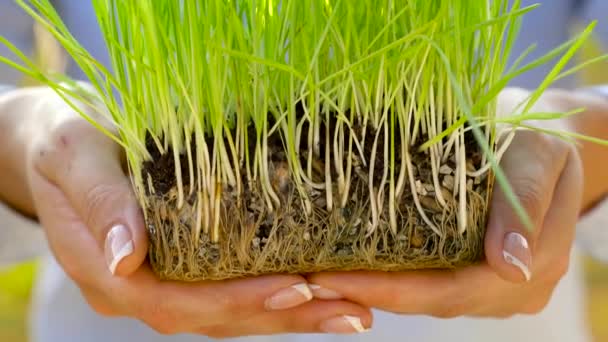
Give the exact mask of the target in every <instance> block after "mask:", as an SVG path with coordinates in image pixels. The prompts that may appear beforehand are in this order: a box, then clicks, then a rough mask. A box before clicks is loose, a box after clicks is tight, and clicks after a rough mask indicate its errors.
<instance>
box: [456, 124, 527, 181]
mask: <svg viewBox="0 0 608 342" xmlns="http://www.w3.org/2000/svg"><path fill="white" fill-rule="evenodd" d="M516 133H517V128H513V129H512V130H511V131H510V132H509V134H508V135H507V137H506V138H505V141H504V142H503V143H502V144H501V145H500V148H499V149H498V150H497V151H496V162H497V163H499V162H500V160H501V159H502V157H503V155H504V154H505V153H506V152H507V150H508V149H509V146H510V145H511V143H512V142H513V139H514V138H515V134H516ZM503 134H504V133H503ZM498 138H500V134H499V137H498ZM491 167H492V163H490V162H488V161H486V163H485V164H483V166H482V167H481V168H479V170H477V171H473V172H467V175H468V176H469V177H475V178H476V177H480V176H482V175H484V174H485V173H486V172H488V171H489V170H490V168H491Z"/></svg>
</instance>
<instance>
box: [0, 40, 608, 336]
mask: <svg viewBox="0 0 608 342" xmlns="http://www.w3.org/2000/svg"><path fill="white" fill-rule="evenodd" d="M38 32H39V35H40V37H39V39H38V44H39V46H42V47H40V48H39V51H45V54H44V58H38V60H39V61H40V63H44V64H46V65H47V66H49V67H52V68H60V67H61V65H62V64H64V63H65V60H64V59H63V58H62V57H61V56H60V54H53V53H49V52H52V51H57V50H56V47H53V44H52V42H50V41H49V40H48V39H47V37H46V36H45V35H44V34H43V33H42V32H40V31H38ZM600 54H601V49H600V47H599V45H598V44H595V43H590V44H588V45H587V46H586V47H585V49H584V51H583V53H582V56H581V57H582V58H583V59H588V58H590V57H594V56H598V55H600ZM583 78H584V79H585V82H586V83H587V84H608V62H603V63H599V64H596V65H595V66H593V67H591V68H589V69H586V70H585V71H584V72H583ZM585 267H586V279H587V308H588V321H589V324H590V326H591V328H592V333H593V336H594V338H595V341H597V342H608V265H602V264H600V263H598V262H595V261H594V260H592V259H588V260H587V261H586V263H585ZM35 273H36V262H30V263H25V264H22V265H17V266H15V267H13V268H11V269H8V270H4V271H1V272H0V341H2V342H25V341H27V332H26V318H27V314H28V305H29V302H30V294H31V288H32V283H33V280H34V276H35Z"/></svg>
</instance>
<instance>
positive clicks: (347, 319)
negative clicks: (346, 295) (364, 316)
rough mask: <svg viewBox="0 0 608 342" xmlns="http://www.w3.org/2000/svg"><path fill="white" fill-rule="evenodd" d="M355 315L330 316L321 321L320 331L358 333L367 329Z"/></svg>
mask: <svg viewBox="0 0 608 342" xmlns="http://www.w3.org/2000/svg"><path fill="white" fill-rule="evenodd" d="M369 330H370V329H366V328H365V327H364V326H363V324H362V323H361V319H360V318H359V317H355V316H348V315H346V316H340V317H334V318H330V319H328V320H326V321H324V322H323V323H321V331H323V332H326V333H328V334H360V333H364V332H367V331H369Z"/></svg>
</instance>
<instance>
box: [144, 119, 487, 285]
mask: <svg viewBox="0 0 608 342" xmlns="http://www.w3.org/2000/svg"><path fill="white" fill-rule="evenodd" d="M334 126H335V122H333V121H332V122H330V123H329V124H328V125H323V126H322V136H324V134H325V130H326V129H329V131H330V132H332V131H333V129H334ZM353 130H354V132H355V134H356V135H357V136H361V135H362V131H363V129H362V126H360V125H355V126H354V129H353ZM375 133H376V132H374V131H372V130H371V129H370V128H369V127H368V128H367V132H366V135H365V140H364V142H363V146H364V154H365V155H366V156H370V155H371V154H372V153H373V151H372V150H371V148H372V144H373V142H374V139H375V136H376V134H375ZM349 134H350V133H349ZM382 134H383V132H382V131H381V132H380V136H379V138H378V144H379V145H378V152H380V153H377V154H376V156H377V157H376V163H375V165H374V183H379V182H380V181H381V176H382V173H383V170H384V162H385V161H384V160H383V158H382V153H381V152H382V151H383V150H384V148H383V142H384V139H383V137H382ZM306 136H307V135H306V128H305V130H304V131H303V132H302V137H306ZM347 138H348V136H347ZM465 138H466V142H467V159H468V161H469V163H470V164H471V165H472V166H473V167H475V168H479V167H480V163H481V152H480V149H479V148H478V146H477V144H476V142H475V140H474V139H473V137H472V136H471V135H467V136H466V137H465ZM192 141H193V142H194V139H192ZM321 141H322V144H321V146H320V148H319V153H318V155H316V156H315V157H316V158H315V164H316V166H315V167H313V179H314V180H321V179H324V177H325V176H324V169H325V165H324V162H325V146H324V145H323V144H324V141H323V139H321ZM249 142H250V146H249V147H250V149H251V150H253V149H254V148H255V145H254V144H255V131H254V130H253V129H250V130H249ZM146 143H147V145H146V146H147V148H148V151H149V152H150V154H151V155H152V158H153V160H152V161H148V162H145V163H144V165H143V176H144V179H147V177H148V175H149V176H150V177H151V179H152V185H153V187H154V192H152V191H149V192H148V193H147V196H148V199H147V203H149V205H148V208H146V218H147V224H148V229H149V233H150V241H151V245H152V247H151V248H150V261H151V264H152V266H153V268H154V269H155V270H156V272H157V273H158V274H159V275H160V276H161V277H162V278H166V279H179V280H200V279H226V278H234V277H240V276H247V275H259V274H267V273H276V272H290V273H308V272H316V271H326V270H360V269H372V270H385V271H397V270H405V269H420V268H449V267H456V266H460V265H468V264H471V263H474V262H476V261H478V260H480V258H481V257H482V255H483V253H482V251H483V235H484V233H483V232H484V227H485V219H486V202H487V197H488V180H487V179H485V178H484V179H477V180H475V182H473V180H471V185H472V186H470V187H469V189H468V191H467V194H468V198H469V217H468V222H469V227H468V229H467V232H465V233H464V234H463V235H461V234H458V232H457V229H458V228H457V221H456V216H457V212H456V207H457V205H456V203H455V201H454V202H452V199H450V204H449V205H448V207H447V208H442V207H441V206H440V205H439V204H438V203H437V201H436V200H435V191H443V193H447V194H449V195H451V190H448V189H435V188H434V187H433V186H432V184H433V181H432V177H431V172H430V169H431V167H430V158H429V157H428V155H427V154H426V153H423V152H418V146H412V147H411V148H410V153H411V156H412V163H413V165H414V170H413V171H414V174H415V177H416V179H417V180H418V181H419V182H420V186H421V192H420V193H419V198H420V201H421V204H422V206H423V207H424V210H425V213H426V215H427V216H428V217H429V218H430V219H431V220H432V221H433V222H434V224H435V225H437V226H439V227H441V229H442V231H443V232H444V233H445V234H444V236H443V237H440V236H438V235H437V234H435V233H434V232H433V231H432V230H431V229H430V228H429V227H427V226H426V224H425V223H424V221H423V220H422V218H421V216H420V214H419V213H418V211H417V210H416V208H415V206H414V204H413V195H412V193H411V191H410V190H409V189H410V186H409V184H408V185H407V186H406V190H405V192H404V194H403V195H402V197H401V198H399V199H398V202H397V203H396V208H397V212H398V215H397V221H398V222H397V223H398V230H397V233H396V234H394V233H393V232H391V231H390V229H389V225H388V191H386V194H385V198H384V204H383V209H382V212H381V213H380V217H381V223H380V225H379V226H378V227H377V229H376V230H375V231H374V232H373V233H371V234H368V231H367V228H368V222H370V220H371V213H370V209H369V191H368V182H369V177H368V176H369V174H368V169H367V168H359V169H357V170H353V177H352V182H351V184H352V185H351V189H350V193H351V195H350V199H349V201H348V202H347V204H346V206H344V207H343V208H335V209H334V210H332V211H328V210H327V203H326V194H325V193H324V192H321V191H318V190H314V189H308V190H307V195H308V196H309V198H310V200H311V202H312V205H313V211H312V215H310V216H307V215H306V214H305V210H304V208H303V207H302V202H301V200H300V197H299V193H297V191H296V190H295V186H293V184H291V182H290V178H289V169H288V164H287V160H286V157H285V152H284V147H283V141H282V138H281V136H280V135H278V134H275V135H273V136H271V137H269V139H268V146H269V156H270V158H269V159H270V162H269V172H270V175H271V177H272V179H271V183H272V184H273V187H274V188H275V191H277V193H278V194H279V195H280V197H281V201H282V203H283V204H282V206H281V207H280V208H279V209H278V210H276V211H273V212H271V211H269V210H268V208H267V207H266V205H265V202H264V199H263V198H262V196H261V195H260V191H259V184H256V183H251V182H249V181H248V180H247V179H245V178H243V179H242V180H243V182H242V184H243V185H244V188H243V190H242V192H241V193H240V194H237V193H236V192H235V190H234V189H228V188H225V189H224V192H223V195H222V208H221V211H222V219H221V239H220V241H219V242H218V243H212V242H211V241H210V238H209V236H207V235H206V234H201V236H200V238H199V240H198V241H193V239H192V233H191V232H192V231H193V226H194V221H195V217H196V214H197V206H196V205H195V199H196V196H195V195H194V196H191V197H190V199H191V200H190V201H188V203H187V204H186V205H185V207H183V208H177V205H176V198H175V196H174V191H173V192H172V190H174V189H175V188H176V180H175V179H176V177H175V168H174V159H173V158H174V157H173V152H172V150H171V148H170V147H169V148H167V149H166V152H165V153H164V154H161V153H160V151H159V150H158V149H157V148H156V145H155V144H154V143H153V141H152V139H151V138H150V137H148V139H147V141H146ZM207 143H208V144H207V145H208V148H209V149H213V141H212V140H211V139H208V140H207ZM400 144H401V142H400V141H397V142H396V149H397V150H399V149H400ZM191 149H192V151H193V155H195V153H194V151H195V150H196V146H195V144H194V143H192V144H191ZM251 152H253V151H251ZM307 155H308V146H306V139H305V138H302V144H301V146H300V157H301V158H302V160H301V161H302V163H303V165H305V162H306V160H305V156H307ZM396 155H397V156H398V155H399V153H397V154H396ZM352 157H353V158H359V157H358V155H353V156H352ZM180 162H181V163H182V164H181V165H183V167H182V177H183V179H184V184H188V183H189V181H188V180H189V179H190V178H189V177H190V175H189V174H188V171H187V170H188V167H186V166H187V165H188V159H187V157H186V156H185V154H183V153H182V154H181V156H180ZM396 163H397V164H398V165H399V164H400V163H401V160H400V158H397V161H396ZM445 166H446V168H449V169H451V170H455V169H456V165H455V162H454V160H453V158H448V161H447V162H446V163H445ZM332 173H333V177H335V174H336V170H334V169H333V167H332ZM241 175H245V172H241ZM453 176H454V175H453V173H451V174H449V173H448V174H442V175H441V177H442V179H441V182H442V183H444V184H447V185H448V186H449V184H450V182H449V177H453ZM243 177H244V176H243ZM334 179H335V178H334ZM450 198H452V197H451V196H450ZM334 202H336V201H334Z"/></svg>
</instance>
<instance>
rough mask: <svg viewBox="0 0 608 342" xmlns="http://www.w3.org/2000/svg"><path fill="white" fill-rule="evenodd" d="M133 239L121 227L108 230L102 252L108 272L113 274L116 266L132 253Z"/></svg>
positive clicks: (129, 233)
mask: <svg viewBox="0 0 608 342" xmlns="http://www.w3.org/2000/svg"><path fill="white" fill-rule="evenodd" d="M133 250H134V248H133V239H132V238H131V232H129V229H127V227H125V226H123V225H117V226H114V227H112V229H110V232H108V235H107V236H106V242H105V247H104V252H105V256H106V262H107V263H108V268H109V269H110V272H112V274H114V273H115V272H116V267H118V264H119V263H120V262H121V261H122V260H123V259H124V258H126V257H127V256H129V255H131V253H133Z"/></svg>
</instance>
